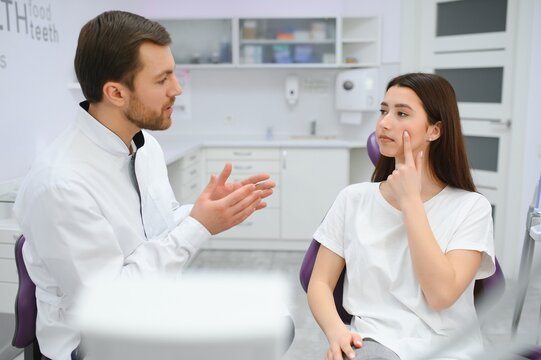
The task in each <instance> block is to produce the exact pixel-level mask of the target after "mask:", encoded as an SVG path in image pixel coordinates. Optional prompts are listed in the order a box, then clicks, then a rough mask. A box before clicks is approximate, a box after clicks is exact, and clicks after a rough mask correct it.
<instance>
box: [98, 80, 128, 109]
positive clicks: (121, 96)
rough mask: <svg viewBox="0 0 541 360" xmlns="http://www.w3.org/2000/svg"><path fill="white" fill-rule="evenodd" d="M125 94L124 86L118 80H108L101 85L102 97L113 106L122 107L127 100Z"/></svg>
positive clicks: (126, 94)
mask: <svg viewBox="0 0 541 360" xmlns="http://www.w3.org/2000/svg"><path fill="white" fill-rule="evenodd" d="M127 96H128V91H127V88H126V86H124V85H122V84H121V83H119V82H114V81H108V82H106V83H105V84H104V85H103V99H104V100H106V101H107V102H109V103H110V104H112V105H114V106H118V107H123V106H124V105H125V104H126V101H128V99H127Z"/></svg>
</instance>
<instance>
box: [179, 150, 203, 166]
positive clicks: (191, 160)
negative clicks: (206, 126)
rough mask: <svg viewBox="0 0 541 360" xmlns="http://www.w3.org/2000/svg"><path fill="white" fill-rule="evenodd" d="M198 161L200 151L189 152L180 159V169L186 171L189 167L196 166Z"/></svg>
mask: <svg viewBox="0 0 541 360" xmlns="http://www.w3.org/2000/svg"><path fill="white" fill-rule="evenodd" d="M200 159H201V151H200V150H199V149H198V150H194V151H191V152H189V153H188V154H186V155H184V156H183V157H182V161H181V165H180V168H181V169H187V168H189V167H190V166H192V165H194V164H197V163H198V162H199V160H200Z"/></svg>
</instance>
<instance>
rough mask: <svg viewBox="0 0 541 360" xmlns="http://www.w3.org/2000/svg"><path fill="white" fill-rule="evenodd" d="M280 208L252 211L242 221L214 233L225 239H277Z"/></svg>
mask: <svg viewBox="0 0 541 360" xmlns="http://www.w3.org/2000/svg"><path fill="white" fill-rule="evenodd" d="M279 226H280V210H279V209H263V210H259V211H256V212H255V213H253V214H252V215H251V216H250V217H248V219H246V220H244V222H243V223H241V224H239V225H237V226H235V227H233V228H231V229H229V230H227V231H224V232H223V233H220V234H218V235H216V237H217V238H227V239H254V240H257V239H278V238H279V236H280V228H279Z"/></svg>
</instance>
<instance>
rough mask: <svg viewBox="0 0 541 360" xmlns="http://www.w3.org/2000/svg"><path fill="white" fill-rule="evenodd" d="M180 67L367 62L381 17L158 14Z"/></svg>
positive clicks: (373, 54) (376, 50) (375, 60)
mask: <svg viewBox="0 0 541 360" xmlns="http://www.w3.org/2000/svg"><path fill="white" fill-rule="evenodd" d="M156 21H158V22H159V23H161V24H162V25H163V26H164V27H165V28H166V29H167V30H168V31H169V33H170V34H171V38H172V40H173V42H172V44H171V50H172V52H173V56H174V58H175V61H176V63H177V65H178V66H181V67H239V68H242V67H246V68H249V67H342V66H346V67H348V66H355V67H363V66H364V67H368V66H378V65H379V63H380V53H381V49H380V38H381V21H380V18H379V17H375V16H372V17H343V18H342V17H315V18H223V19H157V20H156Z"/></svg>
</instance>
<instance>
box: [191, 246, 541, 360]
mask: <svg viewBox="0 0 541 360" xmlns="http://www.w3.org/2000/svg"><path fill="white" fill-rule="evenodd" d="M303 256H304V253H303V252H297V251H291V252H285V251H230V250H227V251H225V250H224V251H220V250H203V251H202V252H200V253H199V254H198V255H197V256H196V258H195V259H194V260H193V262H192V263H191V264H190V269H192V270H197V269H206V270H222V269H223V270H251V269H253V270H259V271H273V272H279V273H281V274H283V275H284V276H285V277H286V278H287V279H288V281H289V284H290V287H291V294H292V297H291V300H290V304H289V310H290V312H291V314H292V317H293V319H294V322H295V332H296V334H295V340H294V341H293V344H292V346H291V347H290V349H289V351H288V352H287V353H286V355H285V356H284V358H283V359H284V360H303V359H310V360H311V359H324V354H325V351H326V349H327V340H326V338H325V336H324V335H323V333H322V332H321V330H320V329H319V327H318V325H317V323H316V322H315V321H314V319H313V317H312V314H311V313H310V309H309V308H308V304H307V302H306V295H305V293H304V291H303V290H302V289H301V287H300V284H299V279H298V274H299V267H300V264H301V262H302V258H303ZM537 273H540V272H537ZM515 288H516V286H515V284H512V283H510V282H509V281H508V282H507V284H506V294H504V297H503V300H502V301H501V302H500V303H499V304H498V305H497V306H495V307H494V308H493V310H492V311H491V313H490V316H488V317H487V319H486V322H485V324H484V327H483V330H484V332H485V334H486V340H487V348H488V349H499V348H502V347H503V348H504V349H505V348H507V347H506V344H508V343H509V339H510V338H511V337H510V326H511V325H510V324H511V317H512V312H513V307H514V299H515V297H514V296H513V294H514V293H515V291H514V290H515ZM540 299H541V280H539V276H538V277H537V278H536V277H535V276H534V278H533V279H532V281H531V285H530V287H529V289H528V293H527V298H526V302H525V306H524V310H523V315H522V318H521V322H520V324H519V328H518V332H517V339H519V340H520V341H521V342H524V343H528V344H535V343H536V342H537V341H538V337H539V320H540V308H541V301H540ZM494 358H496V357H494ZM504 358H505V359H508V358H509V357H502V359H504Z"/></svg>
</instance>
